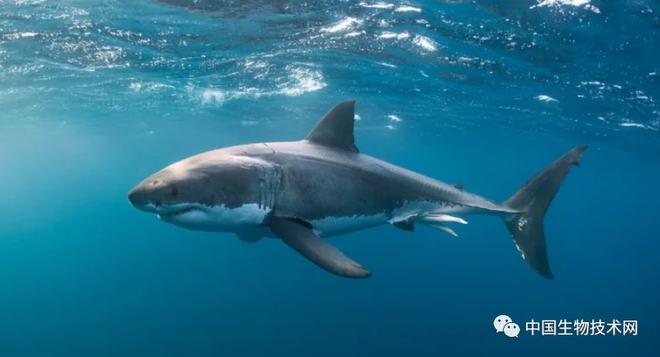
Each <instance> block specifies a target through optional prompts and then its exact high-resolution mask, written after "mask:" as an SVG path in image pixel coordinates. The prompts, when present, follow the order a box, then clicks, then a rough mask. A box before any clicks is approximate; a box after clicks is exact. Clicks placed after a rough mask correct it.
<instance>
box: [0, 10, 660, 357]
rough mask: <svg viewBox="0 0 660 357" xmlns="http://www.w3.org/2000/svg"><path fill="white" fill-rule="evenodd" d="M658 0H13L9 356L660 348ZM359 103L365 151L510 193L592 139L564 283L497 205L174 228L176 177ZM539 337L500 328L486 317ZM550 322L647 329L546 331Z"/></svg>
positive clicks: (555, 241)
mask: <svg viewBox="0 0 660 357" xmlns="http://www.w3.org/2000/svg"><path fill="white" fill-rule="evenodd" d="M659 13H660V5H659V4H658V2H657V1H641V0H637V1H618V0H612V1H589V0H545V1H534V0H530V1H522V0H515V1H514V0H506V1H488V0H475V1H410V2H408V1H398V0H397V1H390V0H385V1H370V0H369V1H363V2H358V1H350V2H349V1H340V2H335V1H307V2H298V1H276V2H269V1H246V2H240V1H204V0H199V1H185V0H166V1H149V0H144V1H114V0H105V1H91V0H90V1H82V0H78V1H76V0H72V1H61V2H60V1H39V0H11V1H8V0H2V1H0V197H1V198H2V199H0V213H1V214H0V356H11V357H14V356H67V357H74V356H159V357H162V356H199V357H201V356H264V355H268V356H338V355H343V356H404V355H405V356H453V355H496V356H499V355H534V356H552V355H559V354H562V355H565V354H567V355H578V354H580V355H623V354H625V355H631V356H641V355H645V356H646V355H651V354H653V351H655V350H657V349H658V347H660V342H659V341H660V340H659V339H658V337H659V334H660V287H658V281H659V278H660V262H659V261H658V252H660V240H659V239H658V238H659V237H660V234H659V233H660V229H658V219H659V218H660V216H659V211H660V208H659V207H660V206H659V204H658V200H659V199H660V194H659V193H658V186H657V184H658V182H660V162H659V159H658V158H659V157H660V156H659V155H660V133H659V131H660V111H659V109H658V106H657V103H656V102H657V100H660V79H659V77H658V72H659V71H660V52H659V51H658V49H657V47H658V44H659V42H658V41H659V39H660V36H659V35H660V18H659V17H658V16H659ZM348 98H354V99H356V100H357V114H358V116H359V119H360V120H358V121H357V124H356V141H357V146H358V147H359V148H360V149H361V151H362V152H363V153H367V154H370V155H372V156H376V157H378V158H381V159H384V160H387V161H389V162H392V163H394V164H398V165H401V166H403V167H406V168H410V169H413V170H415V171H418V172H421V173H424V174H426V175H429V176H432V177H435V178H437V179H440V180H443V181H445V182H449V183H461V184H463V185H464V186H465V188H466V189H467V190H469V191H472V192H475V193H479V194H482V195H484V196H486V197H489V198H492V199H494V200H503V199H505V198H507V197H508V196H509V195H510V194H512V193H513V192H514V191H515V190H516V189H517V188H518V187H519V186H520V185H521V184H522V183H523V182H524V181H525V180H526V179H527V178H529V177H531V176H532V175H533V174H534V173H535V172H537V171H538V170H540V169H541V168H543V167H544V166H545V165H547V164H548V163H549V162H551V161H552V160H554V159H555V158H556V157H558V156H559V155H561V154H562V153H563V152H565V151H566V150H568V149H569V148H571V147H573V146H575V145H578V144H588V145H589V146H590V149H589V150H588V151H587V153H586V154H585V157H584V160H583V162H582V164H581V165H580V166H579V167H576V168H575V169H574V170H573V171H572V172H571V173H570V175H569V176H568V178H567V179H566V181H565V183H564V185H563V187H562V189H561V191H560V192H559V194H558V196H557V197H556V199H555V201H554V202H553V205H552V207H551V209H550V211H549V212H548V215H547V217H546V221H545V222H546V223H545V229H546V233H547V237H548V250H549V255H550V264H551V266H552V269H553V272H554V274H555V279H554V280H545V279H543V278H541V277H540V276H538V275H537V274H536V273H534V272H533V271H532V270H531V269H530V268H529V267H528V266H526V264H525V263H524V261H523V260H522V259H520V256H519V254H518V252H517V251H516V249H515V247H514V245H513V244H512V242H511V239H510V238H509V235H508V233H507V232H506V229H505V228H504V225H503V224H502V223H501V221H500V220H499V219H497V218H496V217H488V216H470V217H468V220H469V222H470V223H469V224H468V225H467V226H461V227H457V229H458V233H459V234H460V235H461V238H460V239H453V238H450V237H448V236H446V235H443V234H442V233H440V232H439V231H437V230H433V229H430V228H426V227H419V228H418V229H417V231H416V232H414V233H409V232H404V231H401V230H397V229H394V228H393V227H386V226H383V227H378V228H375V229H371V230H366V231H361V232H357V233H352V234H348V235H344V236H341V237H336V238H332V242H333V244H335V245H336V246H338V247H339V248H340V249H341V250H342V251H344V252H345V253H346V254H347V255H349V256H351V257H353V258H355V259H356V260H358V261H360V262H361V263H363V264H364V265H365V266H366V267H368V268H369V269H370V270H371V271H372V272H373V276H372V277H371V278H370V279H367V280H349V279H342V278H339V277H336V276H333V275H330V274H327V273H326V272H324V271H322V270H320V269H318V268H316V267H315V266H313V265H311V264H310V263H308V262H307V261H306V260H304V259H303V258H302V257H300V256H299V255H298V254H296V253H295V252H294V251H292V250H291V249H289V248H288V247H286V246H285V245H284V244H282V243H281V242H280V241H278V240H275V239H263V240H261V241H260V242H258V243H257V244H246V243H243V242H241V241H239V240H238V239H236V238H235V236H233V235H230V234H222V233H208V232H194V231H187V230H183V229H180V228H177V227H174V226H171V225H167V224H164V223H162V222H159V221H158V220H157V219H155V217H153V216H151V215H148V214H144V213H142V212H139V211H137V210H136V209H134V208H133V207H131V205H130V204H129V202H128V200H127V198H126V193H127V192H128V190H129V189H131V188H132V187H133V186H134V185H135V184H136V183H137V182H139V181H140V180H141V179H143V178H144V177H146V176H147V175H149V174H151V173H153V172H154V171H156V170H158V169H160V168H162V167H163V166H165V165H167V164H169V163H171V162H173V161H176V160H179V159H182V158H184V157H187V156H189V155H192V154H195V153H198V152H201V151H205V150H209V149H213V148H217V147H224V146H230V145H235V144H241V143H249V142H260V141H277V140H296V139H298V138H301V137H303V136H304V135H305V134H306V133H307V131H308V130H309V129H310V128H311V127H312V126H313V125H314V123H315V122H316V120H317V119H318V118H320V117H321V116H322V115H323V114H324V113H325V112H326V111H327V110H328V109H329V108H331V107H332V106H333V105H334V104H336V103H337V102H340V101H342V100H345V99H348ZM500 314H507V315H509V316H510V317H511V318H512V319H513V320H514V321H515V322H518V323H519V324H520V325H521V327H522V329H523V331H522V332H521V335H520V337H519V338H517V339H515V338H507V337H505V336H503V335H502V334H501V333H500V334H497V333H495V331H494V328H493V325H492V321H493V318H494V317H495V316H497V315H500ZM532 319H534V320H536V321H540V320H543V319H551V320H560V319H568V320H575V319H585V320H591V319H603V320H606V321H611V320H612V319H618V320H624V319H626V320H637V321H638V328H639V333H638V335H636V336H631V335H626V336H539V335H538V334H537V335H536V336H531V335H530V334H529V333H528V332H526V331H525V326H524V325H525V322H526V321H530V320H532Z"/></svg>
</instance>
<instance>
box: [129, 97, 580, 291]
mask: <svg viewBox="0 0 660 357" xmlns="http://www.w3.org/2000/svg"><path fill="white" fill-rule="evenodd" d="M354 126H355V101H354V100H348V101H344V102H342V103H339V104H337V105H336V106H335V107H334V108H332V109H331V110H330V111H329V112H328V113H327V114H325V116H323V117H322V118H321V119H320V120H319V121H318V123H317V124H316V125H315V126H314V128H313V129H312V130H311V131H310V132H309V134H308V135H307V136H306V137H305V138H304V139H302V140H299V141H289V142H268V143H254V144H246V145H239V146H232V147H227V148H220V149H216V150H212V151H207V152H203V153H201V154H197V155H194V156H191V157H188V158H186V159H183V160H181V161H177V162H175V163H173V164H171V165H169V166H167V167H165V168H163V169H162V170H160V171H158V172H156V173H154V174H153V175H151V176H149V177H147V178H146V179H144V180H143V181H142V182H140V183H139V184H138V185H137V186H136V187H135V188H133V189H132V190H131V191H130V192H129V194H128V199H129V201H130V202H131V204H132V205H133V206H135V207H136V208H137V209H139V210H142V211H145V212H149V213H151V214H155V215H156V216H157V217H158V218H159V219H160V220H161V221H163V222H167V223H171V224H174V225H176V226H179V227H183V228H185V229H190V230H199V231H212V232H231V233H234V234H235V235H236V236H237V237H238V238H239V239H241V240H243V241H246V242H251V243H254V242H257V241H259V240H260V239H261V238H262V237H271V238H279V239H280V240H281V241H282V242H284V243H285V244H286V245H288V246H289V247H291V248H293V249H294V250H295V251H297V252H298V253H300V254H301V255H302V256H304V257H305V258H307V259H308V260H309V261H311V262H312V263H314V264H316V265H317V266H319V267H321V268H323V269H325V270H326V271H328V272H330V273H333V274H336V275H339V276H341V277H347V278H367V277H369V276H371V272H370V271H369V270H367V269H366V268H365V267H364V266H363V265H362V264H360V263H358V262H357V261H355V260H353V259H351V258H349V257H348V256H346V255H345V254H344V253H342V252H341V251H340V250H339V249H337V248H336V247H335V246H334V245H332V244H331V243H330V242H329V241H328V239H327V238H328V237H333V236H337V235H341V234H347V233H350V232H355V231H359V230H363V229H368V228H372V227H375V226H379V225H386V224H390V225H392V226H393V227H396V228H398V229H401V230H404V231H410V232H411V231H414V230H415V226H416V225H426V226H430V227H433V228H437V229H438V230H439V231H440V232H443V233H445V234H447V235H449V236H453V237H456V236H458V234H457V233H456V231H455V228H456V227H457V226H458V225H464V224H467V221H466V220H465V218H464V217H466V216H467V215H470V214H486V215H494V216H498V217H500V218H501V219H502V221H503V222H504V224H505V226H506V228H507V230H508V232H509V233H510V235H511V237H512V239H513V242H514V244H515V247H516V248H517V250H518V251H519V253H520V255H521V256H522V258H523V259H524V261H525V262H527V264H528V265H529V266H530V267H531V268H533V269H534V270H535V271H536V272H538V273H539V274H540V275H541V276H543V277H545V278H549V279H551V278H552V277H553V274H552V272H551V269H550V265H549V261H548V253H547V248H546V239H545V232H544V228H543V221H544V216H545V214H546V212H547V210H548V208H549V206H550V203H551V201H552V200H553V198H554V197H555V195H556V193H557V191H558V190H559V187H560V185H561V184H562V182H563V181H564V178H565V177H566V175H567V174H568V172H569V171H570V169H571V168H572V166H574V165H578V164H579V162H580V159H581V156H582V154H583V153H584V152H585V150H586V149H587V146H584V145H582V146H577V147H575V148H573V149H571V150H569V151H568V152H567V153H565V154H564V155H562V156H561V157H559V158H558V159H557V160H555V161H554V162H552V163H551V164H550V165H549V166H547V167H546V168H545V169H543V170H542V171H540V172H539V173H537V174H536V175H535V176H533V177H532V178H531V179H529V180H528V181H527V182H526V183H525V184H524V185H522V187H520V188H519V189H518V190H517V191H516V192H515V193H514V194H513V195H512V196H510V197H509V198H508V199H507V200H505V201H503V202H496V201H493V200H489V199H487V198H484V197H482V196H479V195H477V194H474V193H471V192H468V191H467V190H465V189H464V188H463V187H462V186H460V185H452V184H447V183H444V182H442V181H439V180H436V179H433V178H431V177H428V176H425V175H422V174H419V173H416V172H413V171H410V170H407V169H404V168H402V167H399V166H396V165H393V164H391V163H388V162H385V161H382V160H379V159H376V158H374V157H371V156H368V155H365V154H362V153H360V151H359V150H358V148H357V146H356V144H355V138H354Z"/></svg>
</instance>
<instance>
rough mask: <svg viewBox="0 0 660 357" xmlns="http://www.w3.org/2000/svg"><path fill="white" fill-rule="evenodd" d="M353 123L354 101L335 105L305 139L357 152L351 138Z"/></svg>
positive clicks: (353, 138)
mask: <svg viewBox="0 0 660 357" xmlns="http://www.w3.org/2000/svg"><path fill="white" fill-rule="evenodd" d="M354 123H355V101H354V100H347V101H345V102H341V103H339V104H337V105H336V106H335V107H334V108H332V109H331V110H330V111H329V112H328V113H327V114H326V115H325V116H324V117H323V118H322V119H321V120H319V122H318V123H316V126H314V129H312V131H310V132H309V134H308V135H307V137H306V138H305V139H307V140H309V141H310V142H313V143H316V144H321V145H325V146H331V147H335V148H341V149H344V150H349V151H353V152H359V150H358V148H357V147H356V146H355V137H354V136H353V126H354Z"/></svg>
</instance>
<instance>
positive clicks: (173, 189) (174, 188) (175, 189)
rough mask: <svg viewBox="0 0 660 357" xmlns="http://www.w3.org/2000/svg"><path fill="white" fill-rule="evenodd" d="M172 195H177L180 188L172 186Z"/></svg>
mask: <svg viewBox="0 0 660 357" xmlns="http://www.w3.org/2000/svg"><path fill="white" fill-rule="evenodd" d="M171 193H172V197H176V196H178V195H179V190H178V189H177V188H176V187H172V192H171Z"/></svg>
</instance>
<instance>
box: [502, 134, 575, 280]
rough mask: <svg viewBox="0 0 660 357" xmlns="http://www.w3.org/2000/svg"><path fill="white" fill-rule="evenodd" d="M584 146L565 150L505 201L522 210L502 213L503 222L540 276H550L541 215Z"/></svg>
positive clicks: (550, 277) (509, 205) (510, 206)
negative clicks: (562, 154)
mask: <svg viewBox="0 0 660 357" xmlns="http://www.w3.org/2000/svg"><path fill="white" fill-rule="evenodd" d="M585 150H587V147H586V146H578V147H576V148H574V149H572V150H571V151H569V152H567V153H566V154H564V156H562V157H560V158H559V159H557V161H555V162H553V163H552V164H550V166H548V167H547V168H545V170H543V171H541V172H540V173H538V174H537V175H536V176H534V177H533V178H532V179H530V180H529V181H527V183H525V184H524V185H523V186H522V187H521V188H520V189H519V190H518V191H517V192H516V193H514V194H513V196H511V198H509V199H508V200H507V201H506V202H505V203H504V205H505V206H506V207H509V208H512V209H515V210H517V211H521V212H522V213H518V214H507V215H504V216H503V217H504V222H505V223H506V227H507V228H508V229H509V232H510V233H511V235H512V236H513V241H514V243H515V244H516V248H518V250H519V251H520V253H521V254H522V257H523V259H524V260H525V261H526V262H527V264H529V265H530V266H531V267H532V268H534V270H536V271H537V272H538V273H539V274H541V275H542V276H544V277H546V278H548V279H552V272H551V271H550V264H549V263H548V253H547V251H546V248H545V232H544V230H543V217H544V216H545V213H546V211H547V210H548V207H549V206H550V202H552V199H553V198H554V197H555V195H556V194H557V191H558V190H559V186H560V185H561V183H562V181H564V178H565V177H566V175H567V174H568V172H569V171H570V169H571V167H572V166H574V165H578V164H579V162H580V158H581V157H582V154H583V153H584V152H585Z"/></svg>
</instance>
